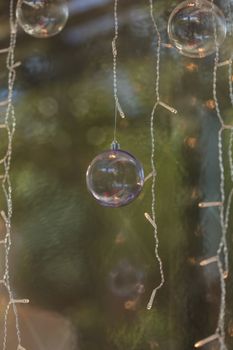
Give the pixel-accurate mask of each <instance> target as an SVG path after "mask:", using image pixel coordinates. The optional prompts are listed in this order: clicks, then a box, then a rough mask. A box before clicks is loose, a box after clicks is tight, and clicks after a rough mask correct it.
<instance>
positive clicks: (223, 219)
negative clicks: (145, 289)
mask: <svg viewBox="0 0 233 350" xmlns="http://www.w3.org/2000/svg"><path fill="white" fill-rule="evenodd" d="M211 4H212V21H213V28H214V39H215V49H216V53H215V58H214V67H213V99H214V102H215V110H216V114H217V118H218V120H219V123H220V128H219V130H218V164H219V171H220V185H219V191H220V203H222V205H220V206H219V216H220V226H221V236H220V239H219V245H218V248H217V255H216V257H214V258H213V260H215V262H216V263H217V266H218V271H219V282H220V307H219V317H218V323H217V327H216V331H215V334H214V335H211V336H210V337H207V338H205V339H202V340H200V341H198V342H197V343H196V344H195V345H194V346H195V348H200V347H203V346H205V345H206V344H208V343H210V342H213V341H215V340H218V342H219V345H220V350H227V346H226V343H225V317H226V281H225V279H226V277H227V275H228V272H229V256H228V246H227V239H226V235H227V230H228V223H229V215H230V207H231V201H232V196H233V189H232V191H231V192H230V194H229V197H228V201H227V206H226V198H225V197H226V195H225V169H224V161H223V131H224V130H225V129H231V132H232V126H227V125H224V121H223V118H222V115H221V111H220V106H219V102H218V96H217V71H218V67H223V66H225V65H227V64H229V94H230V98H231V101H233V98H232V85H231V81H230V75H231V69H232V68H231V59H230V60H227V61H225V62H222V63H220V62H219V44H218V38H217V23H216V19H215V16H214V9H213V6H214V0H211ZM232 142H233V135H232V134H231V137H230V142H229V150H228V155H229V162H230V167H231V168H232V166H231V165H232V150H231V148H232V147H231V146H232ZM232 169H233V168H232ZM231 177H232V179H233V175H232V171H231ZM225 206H226V211H225ZM222 257H223V260H224V264H223V262H222ZM209 261H210V263H211V259H209ZM202 263H203V262H202ZM201 265H202V264H201ZM202 266H205V265H204V264H203V265H202Z"/></svg>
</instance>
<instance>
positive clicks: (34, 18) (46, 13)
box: [16, 0, 69, 38]
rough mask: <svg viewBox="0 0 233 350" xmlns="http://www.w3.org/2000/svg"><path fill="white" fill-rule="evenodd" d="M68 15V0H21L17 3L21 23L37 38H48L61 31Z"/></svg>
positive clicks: (28, 32)
mask: <svg viewBox="0 0 233 350" xmlns="http://www.w3.org/2000/svg"><path fill="white" fill-rule="evenodd" d="M68 16H69V10H68V5H67V2H66V0H19V1H18V3H17V8H16V17H17V21H18V23H19V25H20V26H21V27H22V29H23V30H24V31H25V32H26V33H27V34H30V35H32V36H34V37H36V38H48V37H51V36H54V35H56V34H58V33H60V31H61V30H62V29H63V28H64V26H65V24H66V22H67V20H68Z"/></svg>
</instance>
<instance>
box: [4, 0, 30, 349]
mask: <svg viewBox="0 0 233 350" xmlns="http://www.w3.org/2000/svg"><path fill="white" fill-rule="evenodd" d="M9 25H10V45H9V48H8V49H3V50H1V53H2V54H3V53H5V52H7V59H6V67H7V70H8V96H7V100H6V101H3V103H2V106H3V105H6V106H7V107H6V114H5V121H4V124H2V125H1V128H5V129H6V130H7V134H8V146H7V152H6V155H5V157H4V158H3V159H2V163H3V166H4V173H3V174H2V175H1V181H2V189H3V193H4V196H5V200H6V212H5V211H4V210H2V211H1V213H0V214H1V217H2V220H3V221H4V224H5V228H6V233H5V238H4V239H3V240H1V245H2V246H3V247H4V250H5V268H4V275H3V278H2V280H1V284H3V285H4V286H5V288H6V291H7V293H8V297H9V301H8V304H7V306H6V309H5V314H4V327H3V350H6V348H7V337H8V315H9V311H10V307H11V306H12V308H13V312H14V316H15V326H16V335H17V340H18V346H17V349H18V350H23V349H24V348H23V347H22V345H21V332H20V327H19V317H18V311H17V307H16V304H18V303H23V304H25V303H28V302H29V300H28V299H23V300H17V299H14V295H13V290H12V287H11V281H10V267H9V255H10V251H11V246H12V213H13V207H12V186H11V179H10V169H11V159H12V143H13V136H14V133H15V128H16V118H15V110H14V105H13V92H14V83H15V78H16V68H17V67H18V66H19V64H18V63H17V62H15V46H16V37H17V23H16V21H15V17H14V0H10V7H9ZM5 102H6V103H5Z"/></svg>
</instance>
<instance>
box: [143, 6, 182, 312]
mask: <svg viewBox="0 0 233 350" xmlns="http://www.w3.org/2000/svg"><path fill="white" fill-rule="evenodd" d="M149 7H150V17H151V20H152V23H153V28H154V33H155V36H156V37H157V50H156V71H155V74H156V78H155V104H154V106H153V109H152V112H151V116H150V135H151V170H152V172H151V176H150V177H151V178H152V185H151V197H152V201H151V214H152V217H151V216H150V215H149V214H148V213H145V217H146V219H147V220H148V221H149V223H150V224H151V225H152V227H153V229H154V240H155V258H156V261H157V262H158V265H159V272H160V282H159V284H158V285H157V286H156V287H155V288H154V289H153V291H152V293H151V297H150V299H149V302H148V304H147V309H148V310H150V309H151V308H152V306H153V303H154V299H155V297H156V294H157V292H158V291H159V289H160V288H162V286H163V285H164V283H165V276H164V271H163V262H162V259H161V258H160V255H159V236H158V227H157V223H156V215H155V207H156V196H155V187H156V162H155V125H154V124H155V123H154V119H155V113H156V110H157V108H158V107H159V106H161V107H163V108H164V109H166V110H167V111H169V112H170V113H173V114H177V110H176V109H175V108H173V107H171V106H169V105H168V104H167V103H165V102H163V101H161V100H160V57H161V45H162V41H161V35H160V31H159V29H158V25H157V22H156V19H155V16H154V2H153V0H149Z"/></svg>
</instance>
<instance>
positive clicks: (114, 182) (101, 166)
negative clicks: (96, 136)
mask: <svg viewBox="0 0 233 350" xmlns="http://www.w3.org/2000/svg"><path fill="white" fill-rule="evenodd" d="M86 181H87V187H88V189H89V191H90V192H91V193H92V195H93V196H94V198H95V199H96V200H97V201H98V202H99V204H101V205H103V206H105V207H113V208H117V207H121V206H124V205H127V204H129V203H130V202H132V201H133V200H134V199H135V198H136V197H137V196H138V195H139V193H140V192H141V190H142V187H143V184H144V171H143V168H142V166H141V164H140V162H139V161H138V160H137V159H136V158H135V157H134V156H132V155H131V154H130V153H128V152H126V151H123V150H121V149H120V148H119V144H118V143H116V142H113V144H112V149H111V150H108V151H105V152H103V153H101V154H99V155H98V156H97V157H95V158H94V159H93V161H92V162H91V164H90V165H89V167H88V169H87V173H86Z"/></svg>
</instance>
